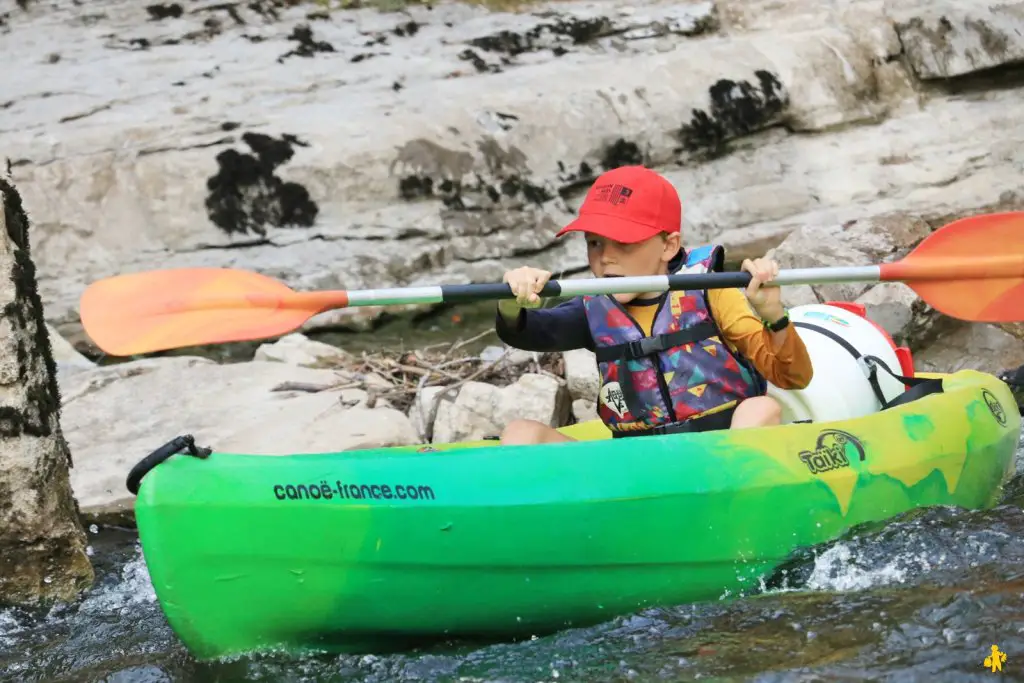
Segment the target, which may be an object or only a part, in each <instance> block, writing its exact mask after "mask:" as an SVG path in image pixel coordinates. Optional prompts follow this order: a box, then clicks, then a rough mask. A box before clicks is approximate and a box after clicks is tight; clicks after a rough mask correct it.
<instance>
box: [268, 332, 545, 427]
mask: <svg viewBox="0 0 1024 683" xmlns="http://www.w3.org/2000/svg"><path fill="white" fill-rule="evenodd" d="M491 334H494V330H487V331H486V332H483V333H481V334H478V335H476V336H474V337H470V338H468V339H464V340H456V341H455V342H452V343H446V344H434V345H432V346H427V347H424V348H421V349H417V350H413V351H381V352H379V353H373V354H370V353H366V352H363V353H362V354H361V355H360V356H359V357H357V358H355V359H354V360H353V361H352V362H350V363H349V364H347V365H346V366H335V371H336V372H337V377H338V378H337V381H336V382H332V383H330V384H310V383H306V382H283V383H281V384H279V385H277V386H275V387H274V388H273V389H272V390H271V391H302V392H309V393H317V392H320V391H338V392H343V391H345V390H350V389H362V390H364V391H366V393H367V400H366V406H367V407H368V408H373V407H374V406H376V405H377V404H378V402H380V401H388V402H389V403H390V404H391V405H392V406H393V407H395V408H397V409H398V410H401V411H403V412H409V409H410V408H411V407H412V406H413V405H415V404H416V403H417V402H418V400H419V397H420V395H421V394H422V393H423V391H424V389H427V388H429V387H445V388H446V389H449V390H457V389H458V388H459V387H461V386H462V385H464V384H466V383H467V382H473V381H481V382H488V383H491V384H495V385H497V386H506V385H508V384H511V383H512V382H514V381H515V380H516V379H518V377H519V376H520V375H522V373H523V371H524V370H528V371H530V372H537V373H540V374H545V375H550V376H552V377H555V378H556V379H559V380H561V379H562V377H563V375H564V370H565V368H564V364H563V361H562V356H561V354H560V353H544V354H541V353H534V354H532V359H531V360H530V361H529V362H528V363H527V364H526V367H524V364H523V363H522V362H519V363H512V362H509V350H506V352H505V354H503V355H502V356H501V357H500V358H498V359H497V360H490V359H489V360H483V359H481V358H480V356H479V355H473V354H469V353H467V352H466V351H465V349H466V347H468V346H470V345H471V344H474V343H476V342H479V341H481V340H482V339H484V338H485V337H486V336H488V335H491ZM389 385H390V386H389ZM445 394H447V392H442V395H445ZM449 395H450V394H449ZM438 398H441V397H440V396H439V397H438ZM423 436H424V437H425V438H426V437H428V436H429V435H423Z"/></svg>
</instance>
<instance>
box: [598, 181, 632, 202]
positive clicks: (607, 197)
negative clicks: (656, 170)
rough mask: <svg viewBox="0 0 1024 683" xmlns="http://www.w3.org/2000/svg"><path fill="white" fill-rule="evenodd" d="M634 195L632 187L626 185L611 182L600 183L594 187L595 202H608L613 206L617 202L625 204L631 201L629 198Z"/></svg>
mask: <svg viewBox="0 0 1024 683" xmlns="http://www.w3.org/2000/svg"><path fill="white" fill-rule="evenodd" d="M632 195H633V190H632V188H629V187H626V186H625V185H619V184H610V185H598V186H597V187H595V188H594V199H593V201H595V202H608V203H609V204H612V205H613V206H614V205H616V204H625V203H626V202H628V201H629V198H630V197H631V196H632Z"/></svg>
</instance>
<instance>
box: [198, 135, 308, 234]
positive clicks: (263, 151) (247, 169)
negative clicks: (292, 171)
mask: <svg viewBox="0 0 1024 683" xmlns="http://www.w3.org/2000/svg"><path fill="white" fill-rule="evenodd" d="M242 141H243V142H245V143H246V144H247V145H248V146H249V148H250V149H251V150H252V152H253V154H245V153H243V152H239V151H237V150H234V149H228V150H224V151H223V152H220V153H219V154H218V155H217V157H216V159H217V165H218V167H219V168H218V171H217V173H216V174H215V175H213V176H211V177H210V178H209V179H207V181H206V187H207V189H208V190H209V191H210V194H209V195H208V196H207V197H206V212H207V215H208V216H209V217H210V220H211V221H212V222H213V223H214V224H215V225H216V226H217V227H219V228H220V229H221V230H223V231H224V232H226V233H228V234H229V235H230V234H233V233H238V234H242V235H244V234H249V233H253V234H256V235H266V234H267V226H268V225H270V226H274V227H277V228H292V227H301V228H308V227H310V226H312V225H313V223H314V222H315V221H316V217H317V214H318V213H319V212H320V208H319V207H318V206H317V204H316V202H314V201H313V199H312V197H311V196H310V194H309V191H308V190H307V189H306V188H305V187H303V186H302V185H300V184H299V183H294V182H285V181H284V180H282V179H281V178H279V177H278V176H277V175H276V173H275V171H276V169H277V168H278V167H279V166H281V165H282V164H284V163H286V162H287V161H289V160H290V159H291V158H292V157H293V156H294V155H295V147H296V146H301V147H308V143H305V142H302V141H301V140H299V139H298V138H297V137H296V136H294V135H289V134H287V133H285V134H284V135H282V136H281V137H280V138H274V137H271V136H269V135H264V134H263V133H244V134H243V135H242Z"/></svg>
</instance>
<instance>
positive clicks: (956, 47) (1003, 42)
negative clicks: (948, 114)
mask: <svg viewBox="0 0 1024 683" xmlns="http://www.w3.org/2000/svg"><path fill="white" fill-rule="evenodd" d="M885 13H886V14H887V15H888V16H890V17H892V19H893V21H894V23H895V27H896V32H897V33H898V34H899V37H900V42H901V43H902V45H903V50H904V52H905V53H906V55H907V60H908V61H909V63H910V66H911V68H912V69H913V70H914V74H915V75H916V76H917V77H918V78H920V79H922V80H934V79H947V78H954V77H956V76H963V75H965V74H971V73H977V72H980V71H985V70H988V69H993V68H996V67H1000V66H1008V65H1013V64H1021V63H1024V2H1020V1H1017V2H1007V1H1006V0H1003V1H1001V2H992V1H991V0H886V2H885Z"/></svg>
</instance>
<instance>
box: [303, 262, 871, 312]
mask: <svg viewBox="0 0 1024 683" xmlns="http://www.w3.org/2000/svg"><path fill="white" fill-rule="evenodd" d="M879 280H880V270H879V268H878V266H858V267H846V268H798V269H793V270H782V271H779V274H778V276H777V277H776V278H775V280H773V281H772V282H771V283H769V284H770V285H778V286H781V285H796V284H807V285H812V284H829V283H837V282H878V281H879ZM748 284H750V273H746V272H733V273H677V274H674V275H649V276H642V277H609V278H586V279H579V280H551V281H549V282H548V283H547V284H545V285H544V288H543V289H541V291H540V296H542V297H559V296H561V297H571V296H580V295H584V294H591V295H596V294H624V293H642V292H663V291H666V290H681V289H693V290H701V289H726V288H730V287H746V286H747V285H748ZM323 294H331V295H333V297H334V298H338V296H339V295H340V294H342V293H341V292H322V293H317V292H311V293H309V294H305V293H304V294H302V295H301V296H303V297H306V296H308V295H317V296H319V295H323ZM347 298H348V303H347V305H348V306H388V305H395V304H416V303H465V302H471V301H488V300H496V299H511V298H513V296H512V289H511V288H510V287H509V285H508V284H507V283H504V282H502V283H488V284H471V285H431V286H425V287H402V288H392V289H363V290H354V291H351V292H348V293H347ZM324 303H325V304H327V303H329V302H327V301H325V302H324ZM328 307H332V306H328ZM324 310H326V309H324Z"/></svg>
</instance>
